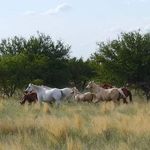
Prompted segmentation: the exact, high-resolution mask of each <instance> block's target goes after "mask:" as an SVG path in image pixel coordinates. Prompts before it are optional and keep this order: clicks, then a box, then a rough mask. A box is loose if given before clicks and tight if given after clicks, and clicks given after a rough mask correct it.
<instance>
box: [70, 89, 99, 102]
mask: <svg viewBox="0 0 150 150" xmlns="http://www.w3.org/2000/svg"><path fill="white" fill-rule="evenodd" d="M72 89H73V93H74V99H75V100H76V101H77V102H81V101H82V102H92V101H93V100H94V99H95V98H96V95H95V94H94V93H91V92H86V93H83V94H82V93H80V92H79V90H78V89H77V88H76V87H74V88H72Z"/></svg>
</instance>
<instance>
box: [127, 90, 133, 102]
mask: <svg viewBox="0 0 150 150" xmlns="http://www.w3.org/2000/svg"><path fill="white" fill-rule="evenodd" d="M128 94H129V100H130V102H133V100H132V93H131V91H129V90H128Z"/></svg>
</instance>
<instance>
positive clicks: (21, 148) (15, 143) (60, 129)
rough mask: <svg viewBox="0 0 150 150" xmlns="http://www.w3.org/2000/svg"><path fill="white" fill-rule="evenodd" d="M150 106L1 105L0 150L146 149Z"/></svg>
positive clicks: (109, 104)
mask: <svg viewBox="0 0 150 150" xmlns="http://www.w3.org/2000/svg"><path fill="white" fill-rule="evenodd" d="M149 138H150V104H147V103H144V102H142V103H141V102H135V103H134V104H129V105H123V104H121V105H119V106H117V107H116V106H114V104H113V103H106V104H105V103H100V104H88V103H81V104H80V103H78V104H76V103H64V104H62V105H61V106H59V107H56V106H55V105H54V106H50V105H46V104H44V105H42V106H39V105H38V104H35V105H25V106H21V105H19V104H18V102H17V101H15V100H9V101H0V150H1V149H2V150H7V149H15V150H34V149H36V150H38V149H39V150H41V149H44V150H46V149H61V150H63V149H64V150H66V149H67V150H82V149H83V150H84V149H95V150H99V149H103V150H109V149H118V150H123V149H124V150H128V149H137V150H138V149H140V150H141V149H149V147H150V140H149Z"/></svg>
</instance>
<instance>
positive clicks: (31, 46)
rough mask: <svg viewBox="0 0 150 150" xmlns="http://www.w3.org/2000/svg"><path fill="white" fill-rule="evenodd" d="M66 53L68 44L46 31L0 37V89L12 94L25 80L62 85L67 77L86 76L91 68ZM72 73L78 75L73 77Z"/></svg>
mask: <svg viewBox="0 0 150 150" xmlns="http://www.w3.org/2000/svg"><path fill="white" fill-rule="evenodd" d="M69 53H70V46H69V45H67V44H64V43H63V42H62V41H56V42H54V41H53V40H52V39H51V37H50V36H49V35H45V34H42V33H39V32H38V33H37V36H31V37H30V38H29V39H25V38H23V37H17V36H15V37H13V38H8V39H3V40H2V41H1V43H0V54H1V56H0V89H1V91H2V93H3V94H5V95H7V96H12V95H13V93H14V92H15V90H16V89H17V88H19V89H22V88H24V87H25V86H26V85H27V84H28V83H29V82H33V83H38V84H40V83H42V84H45V85H48V86H50V87H64V86H67V85H69V82H70V81H74V82H78V83H80V82H82V80H85V79H86V80H87V78H88V77H90V76H91V75H90V71H91V70H92V69H91V68H90V67H89V66H88V63H87V62H84V61H83V60H82V59H79V60H78V59H76V58H75V59H74V61H73V59H71V58H70V56H69ZM78 69H79V70H78ZM76 73H78V76H77V77H76V78H75V79H74V76H75V74H76ZM79 75H81V77H79ZM75 80H77V81H75Z"/></svg>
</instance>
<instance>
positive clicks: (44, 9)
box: [0, 0, 150, 59]
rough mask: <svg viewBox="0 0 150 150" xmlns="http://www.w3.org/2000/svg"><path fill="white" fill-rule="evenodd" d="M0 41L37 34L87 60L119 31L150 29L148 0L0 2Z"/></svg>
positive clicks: (27, 0) (72, 54)
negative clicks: (62, 43) (60, 44)
mask: <svg viewBox="0 0 150 150" xmlns="http://www.w3.org/2000/svg"><path fill="white" fill-rule="evenodd" d="M0 3H1V5H0V20H1V21H0V38H7V37H12V36H14V35H18V36H24V37H29V36H30V35H35V34H36V31H40V32H42V33H46V34H49V35H51V37H52V39H54V40H63V41H64V42H66V43H68V44H70V45H71V46H72V47H71V52H72V53H71V56H76V57H83V58H85V59H86V58H88V57H89V56H90V54H91V53H93V52H95V51H96V48H97V46H96V42H100V41H106V40H111V39H114V38H116V37H117V36H118V35H119V33H120V32H128V31H134V30H137V29H141V30H142V31H143V32H148V31H149V30H150V16H149V14H150V0H21V1H20V0H11V1H10V0H5V1H4V0H0Z"/></svg>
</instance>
